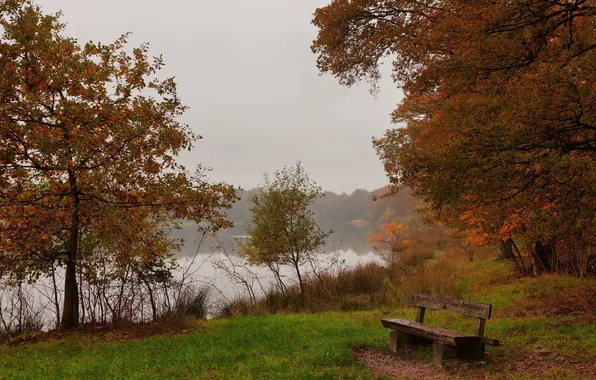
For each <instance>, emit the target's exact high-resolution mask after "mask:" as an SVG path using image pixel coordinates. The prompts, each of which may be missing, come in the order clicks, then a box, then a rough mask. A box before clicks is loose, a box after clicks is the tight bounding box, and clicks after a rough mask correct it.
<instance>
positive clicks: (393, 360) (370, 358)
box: [354, 349, 596, 380]
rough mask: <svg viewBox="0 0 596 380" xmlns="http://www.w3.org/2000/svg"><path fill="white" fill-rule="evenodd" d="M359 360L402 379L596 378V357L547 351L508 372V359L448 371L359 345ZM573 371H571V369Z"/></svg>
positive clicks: (379, 372)
mask: <svg viewBox="0 0 596 380" xmlns="http://www.w3.org/2000/svg"><path fill="white" fill-rule="evenodd" d="M354 353H355V354H356V357H357V358H358V360H359V361H360V362H362V363H364V364H365V365H366V366H367V367H368V368H369V369H370V370H371V372H374V373H378V374H384V375H389V376H393V377H395V378H399V379H433V380H434V379H448V378H456V379H491V378H492V376H493V375H496V374H499V376H500V377H502V376H503V375H505V378H518V377H520V376H523V375H528V374H532V375H537V374H545V375H546V374H550V375H551V376H552V375H554V374H556V373H560V376H572V377H573V378H582V379H584V378H585V379H596V360H569V359H564V358H556V359H552V358H543V357H541V355H544V353H543V352H538V353H533V354H529V355H526V356H523V357H521V358H520V360H518V361H516V362H515V363H512V364H513V365H512V364H509V365H507V366H506V367H509V368H508V369H507V371H506V374H504V373H503V372H502V371H503V369H504V368H501V366H503V364H504V363H500V364H497V363H493V365H492V366H490V367H489V368H476V369H471V368H469V367H468V366H467V365H465V363H463V362H462V363H459V364H460V365H457V363H451V364H452V366H451V367H450V368H449V370H448V371H447V372H445V371H442V370H439V369H437V368H435V367H433V366H432V365H431V364H428V363H423V362H418V361H415V360H412V359H411V358H410V357H409V356H408V355H407V354H406V353H405V352H400V353H397V354H389V353H387V352H383V351H378V350H373V349H355V350H354ZM568 371H569V372H568Z"/></svg>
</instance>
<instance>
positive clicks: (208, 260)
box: [172, 223, 381, 301]
mask: <svg viewBox="0 0 596 380" xmlns="http://www.w3.org/2000/svg"><path fill="white" fill-rule="evenodd" d="M375 228H376V226H372V225H369V226H365V227H355V226H353V225H352V224H350V223H342V224H334V225H327V226H322V229H323V230H324V231H329V230H332V231H333V233H332V234H331V235H330V236H329V237H328V238H327V244H326V246H325V247H324V249H323V251H324V252H323V253H322V254H321V255H320V256H319V257H320V265H321V266H322V267H325V266H328V265H330V262H331V260H335V261H338V262H337V263H336V264H338V265H340V266H341V267H342V268H351V267H355V266H357V265H359V264H366V263H370V262H381V259H380V257H379V256H378V255H377V254H375V253H374V252H373V250H372V249H371V247H370V246H369V244H368V241H367V235H368V234H369V233H370V232H372V231H373V230H374V229H375ZM172 235H173V236H174V237H176V238H181V239H183V240H184V244H183V247H182V249H181V250H180V252H177V253H176V258H177V260H178V263H179V264H180V265H181V267H182V268H183V270H185V271H187V273H193V279H194V282H196V283H198V284H203V285H207V286H209V287H211V288H212V290H213V291H212V297H214V298H215V299H216V301H217V298H222V299H223V300H230V299H233V298H235V297H239V296H243V295H244V294H245V289H244V286H243V285H242V284H241V283H240V282H239V281H235V280H234V279H232V278H230V276H228V275H226V273H225V270H222V267H221V265H222V264H226V263H227V265H228V266H230V265H231V263H232V261H237V262H239V261H240V257H239V256H238V255H237V248H238V243H237V242H238V239H242V238H246V231H245V230H244V229H243V228H241V227H235V228H232V229H228V230H225V231H221V232H219V233H218V234H217V237H216V238H214V239H207V238H206V239H203V240H201V236H202V235H201V234H200V233H199V232H198V231H197V228H196V226H195V225H192V224H188V223H187V224H183V225H182V227H181V228H180V229H178V230H175V231H173V233H172ZM303 269H304V270H306V271H307V270H308V269H309V268H306V267H305V268H303ZM240 271H245V272H244V276H245V277H249V278H253V277H255V276H258V277H259V281H260V282H261V285H263V286H264V287H268V286H269V285H270V283H271V282H272V280H273V276H272V274H271V273H270V271H269V269H268V268H265V267H258V266H247V267H246V268H241V269H237V272H240ZM249 271H250V272H249ZM178 275H181V274H180V273H178ZM282 275H284V276H285V278H284V281H287V282H288V283H293V281H294V278H295V272H294V271H293V270H292V269H291V268H284V270H282ZM254 285H255V287H256V288H259V287H260V286H259V285H258V284H257V283H255V284H254ZM259 293H262V292H259Z"/></svg>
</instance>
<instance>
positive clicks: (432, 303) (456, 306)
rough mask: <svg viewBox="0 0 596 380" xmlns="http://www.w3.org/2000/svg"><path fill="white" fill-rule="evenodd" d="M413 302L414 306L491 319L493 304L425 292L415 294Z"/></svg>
mask: <svg viewBox="0 0 596 380" xmlns="http://www.w3.org/2000/svg"><path fill="white" fill-rule="evenodd" d="M411 303H412V305H414V306H418V307H426V308H428V309H435V310H449V311H455V312H458V313H460V314H463V315H467V316H469V317H478V318H485V319H490V315H491V311H492V305H488V304H485V303H478V302H470V301H464V300H456V299H452V298H444V297H437V296H427V295H423V294H414V295H412V298H411Z"/></svg>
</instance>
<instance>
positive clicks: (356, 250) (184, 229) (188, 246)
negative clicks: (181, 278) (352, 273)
mask: <svg viewBox="0 0 596 380" xmlns="http://www.w3.org/2000/svg"><path fill="white" fill-rule="evenodd" d="M375 227H376V226H374V225H367V226H364V227H356V226H354V225H352V224H351V223H341V224H339V223H338V224H332V225H331V224H330V225H322V226H321V228H322V229H323V231H333V233H332V234H331V235H330V236H329V237H328V238H327V244H326V246H325V248H324V251H325V252H327V253H332V252H336V251H338V250H341V251H350V252H351V254H354V255H357V256H363V255H369V254H370V253H371V247H370V246H369V244H368V241H367V239H366V237H367V235H368V234H369V233H371V232H372V231H373V230H374V229H375ZM172 236H173V237H175V238H180V239H183V240H184V246H183V248H182V249H181V251H180V252H178V253H177V254H176V257H178V258H183V257H188V256H192V255H194V254H195V253H196V252H197V249H198V250H199V253H201V254H207V253H213V252H214V251H217V250H218V249H217V247H215V245H219V244H221V245H222V247H223V249H225V251H226V252H228V253H233V252H236V250H237V243H236V240H237V238H242V237H246V231H245V230H244V228H242V227H241V226H238V227H234V228H231V229H227V230H225V231H220V232H219V233H218V234H217V237H216V239H203V240H202V241H201V237H202V235H201V233H200V232H198V231H197V227H196V225H195V224H192V223H185V224H183V225H182V226H181V228H180V229H176V230H174V231H172ZM199 243H201V244H200V246H199Z"/></svg>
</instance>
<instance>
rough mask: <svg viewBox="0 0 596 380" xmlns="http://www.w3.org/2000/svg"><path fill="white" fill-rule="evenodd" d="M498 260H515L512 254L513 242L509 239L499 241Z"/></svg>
mask: <svg viewBox="0 0 596 380" xmlns="http://www.w3.org/2000/svg"><path fill="white" fill-rule="evenodd" d="M499 248H500V249H499V258H500V259H503V260H510V259H511V260H512V259H515V255H514V254H513V241H512V240H511V239H507V240H501V245H500V247H499Z"/></svg>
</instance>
